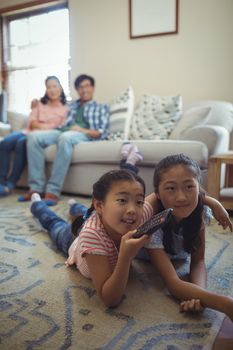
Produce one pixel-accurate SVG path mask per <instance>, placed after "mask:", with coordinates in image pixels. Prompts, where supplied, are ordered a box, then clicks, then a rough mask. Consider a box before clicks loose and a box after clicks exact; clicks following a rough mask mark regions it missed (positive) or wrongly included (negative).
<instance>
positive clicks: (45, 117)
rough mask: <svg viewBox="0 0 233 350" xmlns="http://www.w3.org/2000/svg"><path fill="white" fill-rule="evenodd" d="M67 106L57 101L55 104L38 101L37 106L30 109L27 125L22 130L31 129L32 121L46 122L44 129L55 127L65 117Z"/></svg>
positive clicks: (60, 124)
mask: <svg viewBox="0 0 233 350" xmlns="http://www.w3.org/2000/svg"><path fill="white" fill-rule="evenodd" d="M68 111H69V108H68V106H67V105H63V104H62V103H61V102H58V103H57V105H51V104H50V103H47V104H43V103H41V102H38V104H37V106H36V107H35V108H33V109H32V111H31V113H30V116H29V118H28V123H27V127H26V129H25V130H24V132H28V131H30V130H32V129H31V124H32V122H33V121H37V122H40V123H41V124H46V129H48V130H49V129H55V128H58V127H60V126H62V125H63V124H64V123H65V121H66V118H67V114H68Z"/></svg>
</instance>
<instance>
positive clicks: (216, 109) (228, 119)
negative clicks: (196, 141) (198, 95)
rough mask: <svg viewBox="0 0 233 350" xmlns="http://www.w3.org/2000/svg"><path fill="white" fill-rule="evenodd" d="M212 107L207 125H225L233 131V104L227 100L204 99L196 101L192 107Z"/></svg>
mask: <svg viewBox="0 0 233 350" xmlns="http://www.w3.org/2000/svg"><path fill="white" fill-rule="evenodd" d="M198 106H199V107H201V106H202V107H211V112H210V116H209V118H208V122H207V123H206V124H207V125H218V126H223V127H224V128H225V129H227V130H228V131H229V132H231V131H233V104H232V103H231V102H226V101H217V100H204V101H198V102H194V103H192V104H191V105H189V106H188V108H191V107H198Z"/></svg>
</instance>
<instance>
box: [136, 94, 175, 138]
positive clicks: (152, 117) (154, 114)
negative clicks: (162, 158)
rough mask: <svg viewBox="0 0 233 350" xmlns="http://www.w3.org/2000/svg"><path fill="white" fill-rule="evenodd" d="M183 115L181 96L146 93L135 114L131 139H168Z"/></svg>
mask: <svg viewBox="0 0 233 350" xmlns="http://www.w3.org/2000/svg"><path fill="white" fill-rule="evenodd" d="M181 115H182V98H181V96H155V95H149V94H144V96H143V99H142V101H141V102H140V104H139V105H138V107H137V108H136V110H135V113H134V115H133V120H132V125H131V133H130V139H131V140H138V139H143V140H156V139H157V140H158V139H167V138H168V136H169V135H170V133H171V131H172V130H173V128H174V127H175V124H176V123H177V121H178V120H179V119H180V117H181Z"/></svg>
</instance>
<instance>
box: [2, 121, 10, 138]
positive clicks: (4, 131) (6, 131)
mask: <svg viewBox="0 0 233 350" xmlns="http://www.w3.org/2000/svg"><path fill="white" fill-rule="evenodd" d="M10 132H11V126H10V124H6V123H2V122H0V136H1V137H5V136H7V135H8V134H9V133H10Z"/></svg>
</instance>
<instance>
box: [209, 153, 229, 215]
mask: <svg viewBox="0 0 233 350" xmlns="http://www.w3.org/2000/svg"><path fill="white" fill-rule="evenodd" d="M223 164H226V171H225V178H224V185H223V187H222V186H221V183H222V178H221V172H222V171H221V170H222V165H223ZM208 193H209V195H210V196H212V197H214V198H216V199H217V200H219V201H220V202H221V203H222V205H223V206H224V208H226V209H228V210H233V151H229V152H227V153H224V154H217V155H214V156H211V157H210V159H209V165H208Z"/></svg>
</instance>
